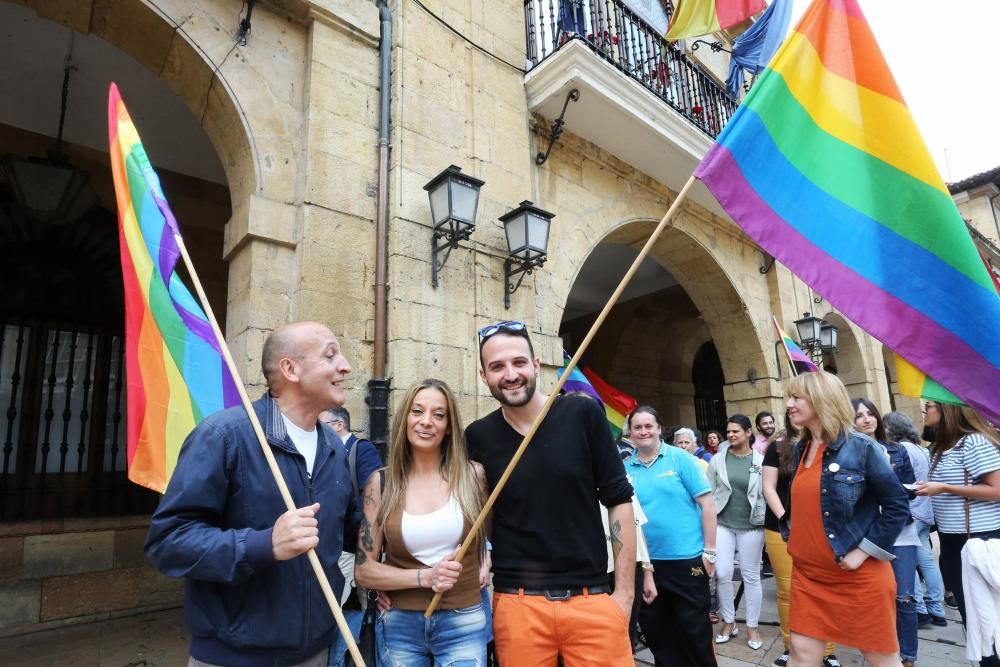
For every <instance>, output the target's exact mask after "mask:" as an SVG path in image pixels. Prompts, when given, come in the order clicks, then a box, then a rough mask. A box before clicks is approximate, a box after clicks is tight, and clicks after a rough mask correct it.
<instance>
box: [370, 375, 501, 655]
mask: <svg viewBox="0 0 1000 667" xmlns="http://www.w3.org/2000/svg"><path fill="white" fill-rule="evenodd" d="M463 433H464V430H463V428H462V423H461V419H460V417H459V414H458V407H457V406H456V405H455V398H454V396H453V395H452V392H451V390H450V389H449V388H448V385H446V384H445V383H444V382H441V381H440V380H434V379H427V380H423V381H422V382H418V383H416V384H414V385H413V386H412V387H410V389H409V391H407V393H406V395H405V396H404V398H403V401H402V403H401V404H400V408H399V410H398V411H397V413H396V417H395V419H394V422H393V429H392V444H391V448H390V450H389V464H388V466H386V470H385V482H384V486H383V483H382V481H381V479H380V475H372V476H371V477H370V478H369V480H368V484H367V485H366V486H365V492H364V498H363V507H362V510H363V512H364V517H363V518H362V521H361V531H360V538H359V543H358V553H357V560H356V564H355V577H356V578H357V580H358V582H359V583H360V584H361V585H362V586H364V587H366V588H370V589H374V590H377V591H389V592H390V593H389V596H388V597H389V598H390V599H391V602H390V604H389V608H388V609H387V610H386V611H384V612H383V613H382V614H381V616H380V617H379V622H380V624H381V625H382V629H383V635H384V639H385V649H386V652H387V653H388V656H389V658H390V661H391V663H392V664H394V665H407V666H410V665H413V666H414V667H420V666H425V665H426V666H427V667H429V666H430V665H436V664H452V663H453V662H461V661H463V660H468V661H470V663H471V664H485V660H486V631H487V628H486V623H487V622H486V613H485V610H484V608H483V605H482V603H481V598H480V586H481V582H482V580H483V578H484V577H485V576H487V574H488V573H487V572H486V571H482V570H481V565H483V562H482V560H481V554H482V553H483V551H482V545H483V540H484V538H483V531H480V534H479V535H478V536H477V537H476V544H475V545H474V546H473V548H470V549H469V550H468V553H467V554H466V556H465V557H464V558H463V559H462V560H461V561H456V560H455V556H456V552H457V550H458V547H459V545H460V544H461V543H462V542H463V541H464V540H465V538H466V537H467V536H468V533H469V530H470V528H471V527H472V525H473V523H475V520H476V517H477V516H478V515H479V512H480V510H481V509H482V507H483V501H484V489H485V481H484V474H483V469H482V467H481V466H479V464H477V463H473V462H470V461H469V459H468V457H467V455H466V448H465V442H464V438H463ZM383 549H384V550H385V559H384V561H381V560H380V558H379V555H380V554H381V553H382V550H383ZM439 592H440V593H444V596H443V597H442V599H441V604H440V605H439V606H438V608H437V610H436V611H435V612H434V614H433V615H432V617H431V622H430V623H425V620H424V617H423V612H424V610H425V609H426V608H427V605H428V604H429V603H430V601H431V598H432V597H433V596H434V594H435V593H439ZM473 661H475V662H473Z"/></svg>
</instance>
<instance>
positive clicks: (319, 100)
mask: <svg viewBox="0 0 1000 667" xmlns="http://www.w3.org/2000/svg"><path fill="white" fill-rule="evenodd" d="M376 84H377V80H374V79H373V80H371V81H359V80H358V79H356V78H354V77H352V76H350V75H349V74H348V73H347V72H344V71H343V70H339V69H334V68H332V67H330V66H329V65H326V64H325V63H321V62H318V61H315V60H314V61H313V62H312V63H311V64H310V81H309V92H310V94H309V112H310V113H311V114H321V113H328V114H332V115H334V116H341V117H346V118H351V119H353V120H355V121H361V122H363V123H364V124H365V125H366V126H367V127H372V128H377V127H378V106H379V96H378V88H377V87H376Z"/></svg>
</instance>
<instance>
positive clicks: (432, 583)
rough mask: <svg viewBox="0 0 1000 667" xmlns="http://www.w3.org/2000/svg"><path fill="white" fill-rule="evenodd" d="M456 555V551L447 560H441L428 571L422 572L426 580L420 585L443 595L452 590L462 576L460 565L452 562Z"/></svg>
mask: <svg viewBox="0 0 1000 667" xmlns="http://www.w3.org/2000/svg"><path fill="white" fill-rule="evenodd" d="M457 553H458V552H457V551H456V552H454V553H452V554H451V555H449V556H448V557H447V558H442V559H441V560H440V561H438V563H437V565H435V566H434V567H432V568H431V569H430V570H424V574H425V577H426V578H424V579H423V580H422V582H421V583H422V584H423V585H424V586H427V587H428V588H430V589H431V590H432V591H434V592H435V593H444V592H447V591H450V590H451V589H452V588H454V587H455V584H456V583H457V582H458V577H459V575H461V574H462V564H461V563H460V562H458V561H457V560H454V558H455V555H456V554H457Z"/></svg>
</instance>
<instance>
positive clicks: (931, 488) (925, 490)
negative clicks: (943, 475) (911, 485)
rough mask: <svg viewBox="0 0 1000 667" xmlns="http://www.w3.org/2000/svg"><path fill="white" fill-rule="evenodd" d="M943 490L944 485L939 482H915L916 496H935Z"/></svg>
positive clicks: (943, 491) (944, 490)
mask: <svg viewBox="0 0 1000 667" xmlns="http://www.w3.org/2000/svg"><path fill="white" fill-rule="evenodd" d="M945 492H946V489H945V485H944V484H942V483H941V482H917V490H916V491H915V493H916V494H917V495H918V496H936V495H937V494H939V493H945Z"/></svg>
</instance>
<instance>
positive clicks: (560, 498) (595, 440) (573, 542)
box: [465, 322, 636, 667]
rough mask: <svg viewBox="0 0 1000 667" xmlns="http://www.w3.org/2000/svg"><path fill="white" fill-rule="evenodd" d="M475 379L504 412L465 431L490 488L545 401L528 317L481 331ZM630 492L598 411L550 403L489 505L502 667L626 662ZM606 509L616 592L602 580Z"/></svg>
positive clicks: (632, 556) (578, 402)
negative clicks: (559, 660)
mask: <svg viewBox="0 0 1000 667" xmlns="http://www.w3.org/2000/svg"><path fill="white" fill-rule="evenodd" d="M479 335H480V343H479V355H480V362H481V363H482V370H480V376H481V377H482V380H483V382H484V383H485V384H486V386H487V387H489V389H490V393H491V394H492V395H493V397H494V398H496V399H497V400H498V401H499V402H500V408H499V409H498V410H496V411H494V412H492V413H491V414H489V415H487V416H486V417H484V418H482V419H480V420H478V421H475V422H473V423H472V424H470V425H469V427H468V428H467V429H466V432H465V433H466V438H467V441H468V445H469V452H470V457H471V458H472V459H473V460H476V461H479V462H480V463H482V465H483V467H484V468H485V470H486V478H487V482H488V483H489V485H490V487H491V488H492V487H495V486H496V484H497V482H498V480H499V479H500V477H501V475H502V474H503V472H504V470H505V469H506V467H507V464H508V463H509V462H510V460H511V458H512V457H513V455H514V452H515V451H516V450H517V447H518V445H519V444H520V443H521V441H522V439H523V437H524V434H525V433H527V432H528V431H529V430H530V428H531V425H532V423H533V422H534V420H535V418H536V417H537V416H538V415H539V414H540V413H541V411H542V408H543V407H544V405H545V402H546V400H547V397H546V395H545V394H542V393H541V392H539V391H537V388H536V384H537V380H538V372H539V369H540V362H539V360H538V359H537V358H536V357H535V356H534V351H533V349H532V346H531V340H530V338H529V337H528V333H527V329H526V326H525V324H524V323H523V322H501V323H499V324H494V325H490V326H488V327H484V328H483V329H481V330H480V332H479ZM631 498H632V487H631V485H630V484H629V483H628V480H627V479H626V477H625V468H624V466H623V465H622V463H621V459H620V457H619V455H618V450H617V448H616V447H615V443H614V439H613V438H612V436H611V429H610V428H609V427H608V423H607V420H606V419H605V416H604V412H603V410H601V409H600V406H598V405H597V403H596V402H594V401H593V400H591V399H589V398H587V397H583V396H564V397H560V398H558V399H556V401H555V403H554V404H553V405H552V408H551V410H550V411H549V413H548V415H546V417H545V419H544V421H543V422H542V424H541V425H540V427H539V428H538V431H537V432H536V434H535V437H534V438H533V440H532V441H531V444H529V445H528V448H527V450H525V453H524V456H523V457H522V458H521V460H520V462H519V463H518V465H517V467H516V468H515V469H514V471H513V473H512V474H511V476H510V479H509V480H508V482H507V484H506V485H505V486H504V488H503V491H502V492H501V493H500V496H499V498H498V499H497V503H496V505H495V506H494V508H493V534H492V536H491V541H492V543H493V574H494V578H493V586H494V593H495V600H494V610H495V620H494V625H493V629H494V634H495V637H496V648H497V655H498V658H499V660H500V663H501V664H503V665H517V666H518V667H532V666H534V665H538V666H543V665H544V666H546V667H548V666H550V665H553V664H555V663H556V659H557V657H561V658H562V661H563V664H564V665H565V666H566V667H580V666H582V665H594V666H597V665H601V666H602V667H603V666H617V665H621V666H625V665H628V666H629V667H631V666H632V665H633V664H634V662H633V659H632V651H631V646H630V645H629V639H628V616H629V612H630V611H631V607H632V599H633V595H634V589H635V583H634V582H635V560H636V546H635V521H634V517H633V514H632V505H631ZM598 503H601V504H603V505H604V506H606V507H607V508H608V512H609V525H610V529H611V541H612V546H613V548H614V553H615V590H614V593H612V594H611V595H609V592H610V588H609V587H608V586H607V538H606V537H605V534H604V528H603V525H602V521H601V512H600V508H599V506H598Z"/></svg>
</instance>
